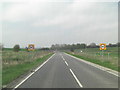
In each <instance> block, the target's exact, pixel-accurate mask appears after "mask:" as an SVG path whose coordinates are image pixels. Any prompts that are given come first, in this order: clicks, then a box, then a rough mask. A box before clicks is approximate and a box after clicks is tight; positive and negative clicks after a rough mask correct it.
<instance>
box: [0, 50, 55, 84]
mask: <svg viewBox="0 0 120 90" xmlns="http://www.w3.org/2000/svg"><path fill="white" fill-rule="evenodd" d="M52 54H53V53H52V52H51V51H38V50H36V51H31V52H27V51H25V50H21V51H19V52H14V51H13V50H11V49H5V50H3V52H2V67H3V70H2V79H3V80H2V85H3V86H4V85H6V84H9V83H10V82H11V81H13V80H15V79H16V78H18V77H19V76H21V75H22V74H24V73H25V72H28V71H29V70H31V69H33V68H35V67H37V66H38V65H40V64H41V63H42V62H44V61H45V60H47V59H48V58H49V57H50V56H51V55H52Z"/></svg>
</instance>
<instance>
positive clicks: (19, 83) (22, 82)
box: [13, 54, 55, 90]
mask: <svg viewBox="0 0 120 90" xmlns="http://www.w3.org/2000/svg"><path fill="white" fill-rule="evenodd" d="M54 55H55V54H53V55H52V56H51V57H50V58H49V59H48V60H46V61H45V62H44V63H43V64H41V65H40V66H39V67H38V68H37V69H35V72H37V71H38V70H39V69H40V68H42V67H43V65H45V64H46V63H47V62H48V61H49V60H50V59H51V58H52V57H53V56H54ZM35 72H32V73H31V74H30V75H28V76H27V77H26V78H25V79H24V80H22V81H21V82H20V83H19V84H18V85H16V86H15V88H14V89H13V90H15V89H16V88H18V87H19V86H20V85H21V84H22V83H24V82H25V81H26V80H27V79H28V78H30V77H31V76H32V75H33V74H34V73H35Z"/></svg>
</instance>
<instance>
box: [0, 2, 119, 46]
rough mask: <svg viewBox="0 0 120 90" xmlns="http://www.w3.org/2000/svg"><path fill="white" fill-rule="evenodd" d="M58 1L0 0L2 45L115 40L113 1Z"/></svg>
mask: <svg viewBox="0 0 120 90" xmlns="http://www.w3.org/2000/svg"><path fill="white" fill-rule="evenodd" d="M18 1H19V0H18ZM58 1H59V0H56V1H55V0H54V1H50V0H45V1H42V0H40V1H39V2H37V1H36V0H30V1H29V0H24V1H23V0H21V1H19V2H15V0H13V1H12V2H10V1H9V0H5V2H2V4H1V6H2V8H1V10H2V19H1V20H0V23H1V21H2V43H3V44H4V46H5V47H13V46H14V45H15V44H19V45H20V46H21V47H26V46H27V45H28V44H30V43H33V44H35V45H36V47H50V46H51V45H52V44H64V43H65V44H73V43H86V44H90V43H92V42H95V43H96V44H99V43H107V44H108V43H117V42H118V3H117V2H96V1H95V0H94V1H92V2H87V0H85V1H86V2H83V1H81V0H79V1H78V0H64V1H61V2H60V1H59V2H58ZM97 1H98V0H97ZM109 1H110V0H109ZM112 1H115V0H112ZM0 34H1V33H0Z"/></svg>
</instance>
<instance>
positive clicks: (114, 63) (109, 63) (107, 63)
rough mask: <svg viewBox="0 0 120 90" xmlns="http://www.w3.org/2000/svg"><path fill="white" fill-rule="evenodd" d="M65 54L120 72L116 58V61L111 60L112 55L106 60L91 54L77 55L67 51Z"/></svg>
mask: <svg viewBox="0 0 120 90" xmlns="http://www.w3.org/2000/svg"><path fill="white" fill-rule="evenodd" d="M65 53H67V54H70V55H72V56H75V57H77V58H80V59H83V60H86V61H89V62H92V63H95V64H98V65H101V66H104V67H107V68H110V69H112V70H115V71H119V72H120V66H119V65H118V57H117V59H116V58H115V59H113V55H112V57H109V59H108V57H102V56H100V55H93V54H89V53H86V52H85V53H84V52H82V53H80V52H79V53H78V52H70V51H68V52H65ZM115 56H116V55H115Z"/></svg>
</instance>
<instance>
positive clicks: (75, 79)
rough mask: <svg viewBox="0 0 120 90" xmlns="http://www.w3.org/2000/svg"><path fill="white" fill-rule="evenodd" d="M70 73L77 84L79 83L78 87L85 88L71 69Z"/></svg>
mask: <svg viewBox="0 0 120 90" xmlns="http://www.w3.org/2000/svg"><path fill="white" fill-rule="evenodd" d="M70 72H71V73H72V75H73V77H74V78H75V80H76V82H77V83H78V85H79V86H80V87H81V88H83V86H82V84H81V83H80V81H79V80H78V78H77V77H76V75H75V74H74V73H73V71H72V70H71V69H70Z"/></svg>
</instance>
